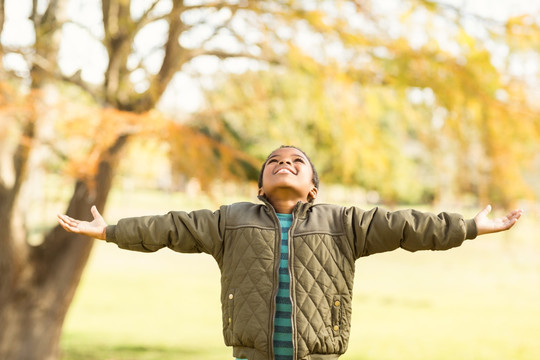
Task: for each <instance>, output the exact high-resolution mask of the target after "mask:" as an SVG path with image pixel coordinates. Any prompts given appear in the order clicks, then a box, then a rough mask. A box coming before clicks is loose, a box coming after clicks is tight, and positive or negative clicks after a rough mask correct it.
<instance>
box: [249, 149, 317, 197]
mask: <svg viewBox="0 0 540 360" xmlns="http://www.w3.org/2000/svg"><path fill="white" fill-rule="evenodd" d="M318 190H319V176H318V174H317V170H315V166H314V165H313V163H312V162H311V160H310V159H309V157H308V156H307V155H306V153H304V152H303V151H302V150H300V149H299V148H297V147H294V146H285V145H284V146H281V147H280V148H278V149H276V150H274V151H272V153H271V154H270V155H269V156H268V158H267V159H266V161H265V162H264V163H263V165H262V168H261V172H260V174H259V195H262V196H264V197H266V198H267V199H268V200H269V201H270V202H272V200H273V199H277V198H279V199H282V200H283V199H287V198H290V199H291V200H300V201H304V202H305V201H313V200H315V198H316V197H317V194H318Z"/></svg>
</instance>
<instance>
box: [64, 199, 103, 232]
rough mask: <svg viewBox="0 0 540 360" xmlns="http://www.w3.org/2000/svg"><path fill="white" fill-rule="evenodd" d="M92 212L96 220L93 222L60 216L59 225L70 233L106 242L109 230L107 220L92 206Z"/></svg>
mask: <svg viewBox="0 0 540 360" xmlns="http://www.w3.org/2000/svg"><path fill="white" fill-rule="evenodd" d="M90 211H91V212H92V215H93V216H94V220H93V221H91V222H89V221H82V220H77V219H73V218H71V217H69V216H67V215H61V214H58V215H57V217H58V223H59V224H60V226H62V227H63V228H64V229H65V230H67V231H69V232H72V233H76V234H82V235H87V236H90V237H93V238H96V239H100V240H105V237H106V232H105V230H106V228H107V223H106V222H105V220H104V219H103V217H102V216H101V214H100V213H99V211H98V210H97V208H96V207H95V206H92V208H91V209H90Z"/></svg>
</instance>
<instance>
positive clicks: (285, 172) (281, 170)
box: [274, 168, 296, 175]
mask: <svg viewBox="0 0 540 360" xmlns="http://www.w3.org/2000/svg"><path fill="white" fill-rule="evenodd" d="M277 174H293V175H296V174H295V173H294V172H293V171H292V170H291V169H289V168H281V169H279V170H278V171H276V172H275V173H274V175H277Z"/></svg>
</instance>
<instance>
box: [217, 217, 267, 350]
mask: <svg viewBox="0 0 540 360" xmlns="http://www.w3.org/2000/svg"><path fill="white" fill-rule="evenodd" d="M269 238H270V239H273V238H275V232H274V230H264V229H258V228H241V229H236V230H231V231H230V234H229V241H226V242H225V244H226V245H225V249H224V251H225V256H224V259H225V260H224V263H223V269H222V274H223V277H222V302H223V310H224V314H225V313H228V311H229V310H228V305H227V301H228V297H229V295H230V294H231V293H234V306H233V309H234V310H233V311H234V314H233V316H232V317H233V319H232V324H231V325H232V327H233V328H234V329H235V330H234V336H235V337H234V338H233V339H229V341H230V342H231V345H237V346H239V345H240V344H241V345H242V346H247V347H254V348H257V349H260V350H262V351H268V329H269V321H270V317H269V313H268V309H269V308H270V303H271V301H272V299H271V295H272V290H273V284H272V278H273V277H272V275H270V276H269V274H272V273H273V271H274V270H273V269H274V257H273V256H274V251H273V247H274V243H273V242H272V241H267V239H269ZM223 321H224V322H223V324H224V329H227V328H228V326H229V325H228V315H227V316H224V319H223ZM226 337H227V336H226Z"/></svg>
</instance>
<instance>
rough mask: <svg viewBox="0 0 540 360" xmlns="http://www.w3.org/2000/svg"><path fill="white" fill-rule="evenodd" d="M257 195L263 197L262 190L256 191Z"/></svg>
mask: <svg viewBox="0 0 540 360" xmlns="http://www.w3.org/2000/svg"><path fill="white" fill-rule="evenodd" d="M257 195H259V196H264V191H263V189H262V188H259V191H258V193H257Z"/></svg>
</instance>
